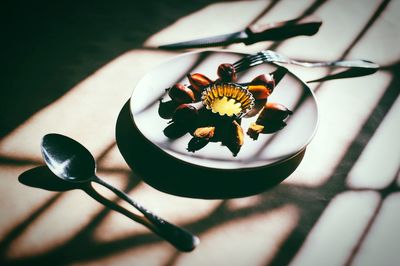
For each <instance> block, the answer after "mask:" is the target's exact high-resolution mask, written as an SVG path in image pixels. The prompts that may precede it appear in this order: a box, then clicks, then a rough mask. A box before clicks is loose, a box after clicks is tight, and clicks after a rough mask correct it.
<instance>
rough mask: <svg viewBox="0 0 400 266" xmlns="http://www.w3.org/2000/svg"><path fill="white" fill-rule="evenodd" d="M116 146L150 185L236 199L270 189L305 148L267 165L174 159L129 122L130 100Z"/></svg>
mask: <svg viewBox="0 0 400 266" xmlns="http://www.w3.org/2000/svg"><path fill="white" fill-rule="evenodd" d="M116 140H117V145H118V148H119V150H120V152H121V154H122V155H123V157H124V159H125V161H126V162H127V163H128V165H129V166H130V167H131V168H132V169H134V171H135V173H138V174H139V175H140V176H141V178H142V179H143V180H144V181H145V182H146V183H147V184H149V185H150V186H152V187H154V188H156V189H158V190H160V191H163V192H166V193H170V194H174V195H178V196H184V197H193V198H206V199H214V198H236V197H244V196H249V195H254V194H257V193H260V192H262V191H265V190H267V189H270V188H272V187H274V186H275V185H277V184H279V183H280V182H281V181H282V180H284V179H285V178H286V177H288V176H289V175H290V174H291V173H292V172H293V171H294V170H295V169H296V168H297V166H298V165H299V163H300V162H301V160H302V158H303V156H304V153H305V149H304V150H301V151H300V152H299V153H298V154H296V155H295V156H293V157H291V158H290V159H288V160H286V161H283V162H281V163H278V164H275V165H271V166H268V167H259V168H252V169H240V170H218V169H217V170H216V169H211V168H205V167H199V166H195V165H192V164H189V163H186V162H183V161H180V160H177V159H175V158H173V157H171V156H170V155H168V154H166V153H165V152H163V151H161V150H160V149H159V148H157V147H156V146H155V145H154V144H152V143H150V142H149V141H148V140H147V139H146V138H144V137H143V135H141V133H140V132H139V130H138V129H137V128H136V127H135V125H134V123H133V122H132V119H131V115H130V110H129V101H128V102H127V103H125V105H124V107H123V108H122V110H121V112H120V114H119V116H118V120H117V126H116Z"/></svg>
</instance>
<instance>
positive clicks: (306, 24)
mask: <svg viewBox="0 0 400 266" xmlns="http://www.w3.org/2000/svg"><path fill="white" fill-rule="evenodd" d="M321 24H322V21H321V19H320V18H319V17H317V16H314V15H311V16H306V17H304V18H297V19H293V20H287V21H281V22H275V23H268V24H257V23H256V24H253V25H251V26H249V27H247V28H246V30H245V31H246V33H247V34H248V36H249V37H248V39H247V40H246V41H245V44H252V43H255V42H258V41H263V40H271V41H280V40H284V39H287V38H291V37H295V36H300V35H308V36H311V35H314V34H315V33H317V32H318V30H319V27H320V26H321Z"/></svg>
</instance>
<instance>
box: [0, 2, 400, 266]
mask: <svg viewBox="0 0 400 266" xmlns="http://www.w3.org/2000/svg"><path fill="white" fill-rule="evenodd" d="M132 2H133V1H132ZM132 2H127V3H124V4H115V5H114V4H113V5H110V4H103V3H99V4H98V5H97V6H95V7H93V6H89V5H87V4H75V5H72V4H68V3H62V4H60V5H55V4H51V3H48V4H43V3H41V4H37V5H36V4H35V5H33V4H27V5H28V6H17V5H15V6H10V7H7V10H8V16H7V21H8V23H7V24H6V25H7V26H8V29H9V30H8V31H6V37H7V38H6V40H8V41H7V42H5V44H3V45H5V46H6V48H4V49H3V51H6V54H5V62H6V64H5V66H6V69H5V70H4V71H3V75H2V88H1V94H2V95H1V96H2V97H1V99H2V106H1V112H0V118H1V124H2V126H1V130H0V176H1V180H0V184H1V185H0V206H1V209H0V253H1V261H2V262H1V264H2V265H6V264H10V265H287V264H290V265H398V261H400V252H399V251H400V250H399V245H398V241H399V239H400V230H398V229H399V227H398V226H399V224H400V215H399V212H398V210H399V208H400V189H399V185H400V176H399V168H400V141H399V138H398V136H399V135H400V127H399V125H400V123H399V122H400V120H399V119H400V100H399V99H400V98H399V97H398V96H399V92H400V80H399V76H400V67H399V66H400V65H399V62H400V46H399V43H400V34H399V32H400V20H399V16H398V14H399V13H400V1H396V0H392V1H374V0H371V1H362V0H354V1H343V0H332V1H323V0H316V1H312V0H301V1H289V0H282V1H273V0H270V1H232V2H230V1H221V2H218V1H207V0H204V1H196V3H193V2H191V1H177V0H171V1H167V2H166V3H157V4H156V3H143V5H142V6H141V7H140V8H139V7H138V6H135V5H134V3H132ZM29 5H32V6H29ZM308 14H316V15H318V16H319V17H321V19H322V21H323V24H322V26H321V28H320V31H319V32H318V33H317V34H316V35H314V36H311V37H296V38H292V39H288V40H285V41H282V42H270V41H264V42H259V43H256V44H253V45H249V46H246V45H244V44H233V45H230V46H227V47H222V49H229V50H232V51H237V52H246V53H251V52H257V51H260V50H263V49H273V50H276V51H279V52H282V53H284V54H286V55H288V56H291V57H293V58H298V59H308V60H336V59H358V58H361V59H368V60H371V61H374V62H376V63H378V64H380V65H381V69H380V70H379V71H378V72H376V73H374V74H372V75H367V76H363V77H353V78H342V79H333V80H327V81H323V82H312V83H308V84H309V86H310V88H311V89H312V90H313V91H314V92H315V94H316V97H317V99H318V105H319V116H320V117H319V119H320V120H319V126H318V131H317V133H316V135H315V137H314V139H313V140H312V142H311V143H310V145H309V146H308V148H307V150H306V153H305V156H304V159H303V161H302V162H301V164H300V166H299V167H298V168H297V169H296V171H295V172H294V173H293V174H291V175H290V176H289V177H288V178H286V179H285V180H284V181H283V182H281V183H280V184H278V185H276V186H274V187H272V188H271V189H269V190H267V191H265V192H262V193H259V194H256V195H252V196H247V197H242V198H233V199H196V198H189V197H179V196H175V195H171V194H168V193H165V192H161V191H159V190H157V189H155V188H153V187H151V186H149V185H148V184H146V183H145V182H143V181H141V177H140V176H139V175H138V174H137V173H136V172H135V166H134V165H133V166H132V168H131V167H129V166H128V164H127V163H126V160H125V159H126V158H124V157H123V156H122V154H121V152H120V150H119V148H118V146H117V143H116V136H115V135H116V127H117V120H118V117H119V116H120V115H121V114H123V110H124V109H123V107H124V106H126V103H127V101H128V100H129V98H130V95H131V93H132V91H133V89H134V87H135V85H136V84H137V82H138V81H139V80H140V78H141V77H142V76H143V75H144V74H145V73H147V72H148V71H149V70H150V69H152V68H154V67H156V66H157V65H159V64H160V63H162V62H165V60H168V59H170V58H173V57H174V56H177V55H179V54H182V53H184V52H186V51H183V50H182V51H161V50H158V49H156V48H155V47H157V45H161V44H166V43H170V42H175V41H183V40H188V39H193V38H200V37H206V36H211V35H215V34H220V33H229V32H234V31H237V30H241V29H243V28H245V27H246V26H248V25H251V24H253V23H255V22H274V21H281V20H287V19H291V18H295V17H298V16H305V15H308ZM287 67H288V68H289V70H290V71H292V72H293V73H295V74H296V75H297V76H299V77H300V78H301V79H303V80H304V81H310V80H313V79H318V78H321V77H324V76H327V75H331V74H334V73H336V72H337V70H332V69H326V68H321V69H309V68H307V69H306V68H301V67H296V66H287ZM52 132H53V133H60V134H65V135H67V136H69V137H72V138H74V139H76V140H78V141H79V142H81V143H82V144H84V145H85V146H86V147H87V148H88V149H89V150H90V151H91V152H92V153H93V155H94V157H95V158H96V160H97V163H98V175H99V176H101V177H103V178H104V179H105V180H107V181H109V182H110V183H112V184H114V185H115V186H116V187H118V188H120V189H121V190H123V191H125V192H126V193H128V194H129V195H130V196H132V197H133V198H135V199H136V200H137V201H139V202H141V203H142V204H143V205H145V206H146V207H148V208H149V209H151V210H152V211H154V212H155V213H157V214H159V215H160V216H161V217H164V218H165V219H167V220H169V221H171V222H173V223H176V224H178V225H180V226H183V227H185V228H187V229H189V230H190V231H192V232H193V233H195V234H196V235H198V236H199V237H200V239H201V243H200V245H199V246H198V247H197V248H196V249H195V250H194V251H192V252H189V253H184V252H179V251H177V250H176V249H175V248H174V247H173V246H171V245H170V244H169V243H168V242H166V241H164V240H162V239H161V238H160V237H158V236H157V235H155V234H154V233H152V232H151V231H150V230H149V229H148V228H146V227H144V226H143V225H141V224H140V223H138V222H135V221H132V220H131V219H129V218H127V217H126V216H124V215H121V214H120V213H118V212H115V211H112V210H110V209H109V208H108V207H107V206H105V205H104V204H100V203H99V202H98V201H96V199H99V198H98V197H97V196H96V195H95V194H93V193H92V194H90V193H89V194H90V195H88V193H86V192H85V191H83V190H80V189H71V188H68V187H65V186H64V187H60V186H57V184H51V183H48V182H47V181H46V180H45V179H43V178H44V177H46V176H47V177H48V176H49V173H48V170H47V168H46V167H44V164H43V161H42V158H41V154H40V142H41V139H42V137H43V136H44V135H45V134H47V133H52ZM132 152H134V147H132ZM154 163H155V164H157V162H154ZM155 167H156V166H155ZM160 178H168V173H165V174H164V176H160ZM40 180H42V181H43V180H44V181H43V182H42V183H40ZM35 186H39V187H40V188H38V187H35ZM93 187H94V189H95V191H97V192H98V193H99V194H100V195H101V196H102V197H103V198H105V199H106V200H108V202H111V203H113V202H114V203H116V204H118V205H119V206H122V207H124V208H126V209H127V210H128V211H129V212H131V213H134V214H136V213H137V212H136V211H135V210H133V209H132V208H130V207H129V206H128V205H127V204H126V203H124V202H123V201H121V200H119V199H117V197H116V196H115V195H114V194H112V193H111V192H110V191H108V190H107V189H104V188H102V187H100V186H97V185H93Z"/></svg>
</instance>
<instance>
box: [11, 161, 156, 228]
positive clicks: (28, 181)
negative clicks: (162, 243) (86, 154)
mask: <svg viewBox="0 0 400 266" xmlns="http://www.w3.org/2000/svg"><path fill="white" fill-rule="evenodd" d="M18 181H19V182H20V183H22V184H24V185H26V186H29V187H34V188H40V189H44V190H48V191H58V192H65V191H69V190H73V189H81V190H83V191H84V192H86V194H88V195H89V196H90V197H92V198H93V199H95V200H96V201H97V202H99V203H101V204H103V205H104V206H106V207H108V208H110V209H112V210H114V211H117V212H119V213H121V214H123V215H125V216H127V217H128V218H130V219H132V220H133V221H135V222H138V223H140V224H142V225H144V226H146V227H148V228H149V229H151V228H150V227H149V225H148V224H147V222H146V220H145V219H144V218H143V217H142V216H139V215H137V214H134V213H132V212H130V211H128V210H127V209H125V208H123V207H121V206H120V205H118V204H116V203H115V202H113V201H111V200H109V199H107V198H105V197H104V196H102V195H101V194H99V193H98V192H97V191H96V190H95V189H94V188H93V186H92V184H91V183H90V182H88V183H71V182H67V181H64V180H62V179H60V178H59V177H57V176H56V175H54V174H53V172H51V171H50V169H49V168H47V167H46V166H38V167H35V168H32V169H29V170H27V171H25V172H23V173H22V174H21V175H20V176H19V177H18Z"/></svg>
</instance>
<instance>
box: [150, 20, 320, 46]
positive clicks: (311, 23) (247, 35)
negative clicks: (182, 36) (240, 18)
mask: <svg viewBox="0 0 400 266" xmlns="http://www.w3.org/2000/svg"><path fill="white" fill-rule="evenodd" d="M321 24H322V21H321V19H320V18H319V17H317V16H314V15H312V16H307V17H304V18H297V19H292V20H287V21H281V22H275V23H268V24H254V25H251V26H249V27H247V28H246V29H244V30H243V31H238V32H233V33H229V34H223V35H216V36H211V37H206V38H200V39H196V40H190V41H184V42H178V43H171V44H166V45H161V46H159V47H158V48H160V49H165V50H177V49H185V48H203V47H212V46H225V45H229V44H233V43H241V42H243V43H244V44H246V45H249V44H253V43H256V42H259V41H280V40H284V39H288V38H292V37H296V36H301V35H306V36H312V35H314V34H316V33H317V32H318V30H319V28H320V26H321Z"/></svg>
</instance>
